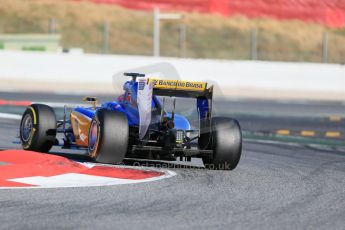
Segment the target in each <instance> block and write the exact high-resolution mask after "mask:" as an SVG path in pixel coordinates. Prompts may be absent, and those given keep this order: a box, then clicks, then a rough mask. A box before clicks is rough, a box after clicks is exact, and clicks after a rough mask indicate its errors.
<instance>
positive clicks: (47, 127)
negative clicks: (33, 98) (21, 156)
mask: <svg viewBox="0 0 345 230" xmlns="http://www.w3.org/2000/svg"><path fill="white" fill-rule="evenodd" d="M20 141H21V144H22V147H23V149H24V150H31V151H37V152H43V153H47V152H49V150H50V149H51V148H52V146H53V145H54V143H55V141H56V116H55V112H54V110H53V109H52V108H51V107H49V106H48V105H43V104H32V105H30V106H29V107H28V108H27V109H26V110H25V112H24V114H23V116H22V119H21V122H20Z"/></svg>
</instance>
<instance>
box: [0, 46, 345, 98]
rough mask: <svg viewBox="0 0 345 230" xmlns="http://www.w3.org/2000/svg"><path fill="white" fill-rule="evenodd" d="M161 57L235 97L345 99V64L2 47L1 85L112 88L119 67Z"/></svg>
mask: <svg viewBox="0 0 345 230" xmlns="http://www.w3.org/2000/svg"><path fill="white" fill-rule="evenodd" d="M161 62H165V63H170V64H172V65H173V66H174V67H175V68H176V70H177V71H178V73H179V75H180V76H181V78H182V79H187V80H212V81H214V82H216V83H218V85H220V86H221V89H222V91H223V94H224V95H226V96H229V97H241V98H265V99H298V100H305V99H311V100H345V66H343V65H333V64H315V63H283V62H261V61H260V62H259V61H219V60H197V59H178V58H154V57H143V56H117V55H92V54H56V53H34V52H9V51H1V52H0V79H1V86H0V90H25V91H54V92H66V91H67V92H87V93H92V92H97V93H99V92H101V93H111V92H114V89H113V87H112V85H111V83H112V75H113V74H114V73H116V72H119V71H126V70H127V71H128V70H130V69H132V68H137V67H140V66H146V65H150V64H155V63H161Z"/></svg>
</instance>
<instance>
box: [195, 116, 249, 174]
mask: <svg viewBox="0 0 345 230" xmlns="http://www.w3.org/2000/svg"><path fill="white" fill-rule="evenodd" d="M210 130H211V131H210V133H208V134H206V136H208V138H209V144H208V147H207V148H208V149H212V150H213V156H212V157H203V158H202V160H203V162H204V165H205V167H206V168H208V169H217V170H233V169H235V168H236V166H237V165H238V163H239V161H240V158H241V153H242V132H241V127H240V124H239V123H238V121H237V120H235V119H231V118H226V117H214V118H212V121H211V129H210ZM204 140H205V139H204Z"/></svg>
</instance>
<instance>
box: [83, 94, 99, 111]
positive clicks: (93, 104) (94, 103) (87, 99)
mask: <svg viewBox="0 0 345 230" xmlns="http://www.w3.org/2000/svg"><path fill="white" fill-rule="evenodd" d="M83 101H87V102H90V103H91V104H92V107H93V109H94V110H96V105H97V102H98V100H97V97H84V98H83Z"/></svg>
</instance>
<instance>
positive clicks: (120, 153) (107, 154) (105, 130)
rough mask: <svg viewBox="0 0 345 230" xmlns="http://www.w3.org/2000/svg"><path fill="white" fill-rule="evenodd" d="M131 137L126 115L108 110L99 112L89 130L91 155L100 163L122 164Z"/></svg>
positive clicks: (89, 150)
mask: <svg viewBox="0 0 345 230" xmlns="http://www.w3.org/2000/svg"><path fill="white" fill-rule="evenodd" d="M128 137H129V126H128V120H127V117H126V115H125V114H123V113H121V112H117V111H110V110H106V109H101V110H98V111H97V113H96V115H95V117H94V118H93V119H92V121H91V125H90V130H89V145H88V152H89V155H90V156H91V157H92V158H93V159H94V160H95V161H97V162H99V163H105V164H117V163H121V162H122V161H123V159H124V157H125V155H126V153H127V147H128Z"/></svg>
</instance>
